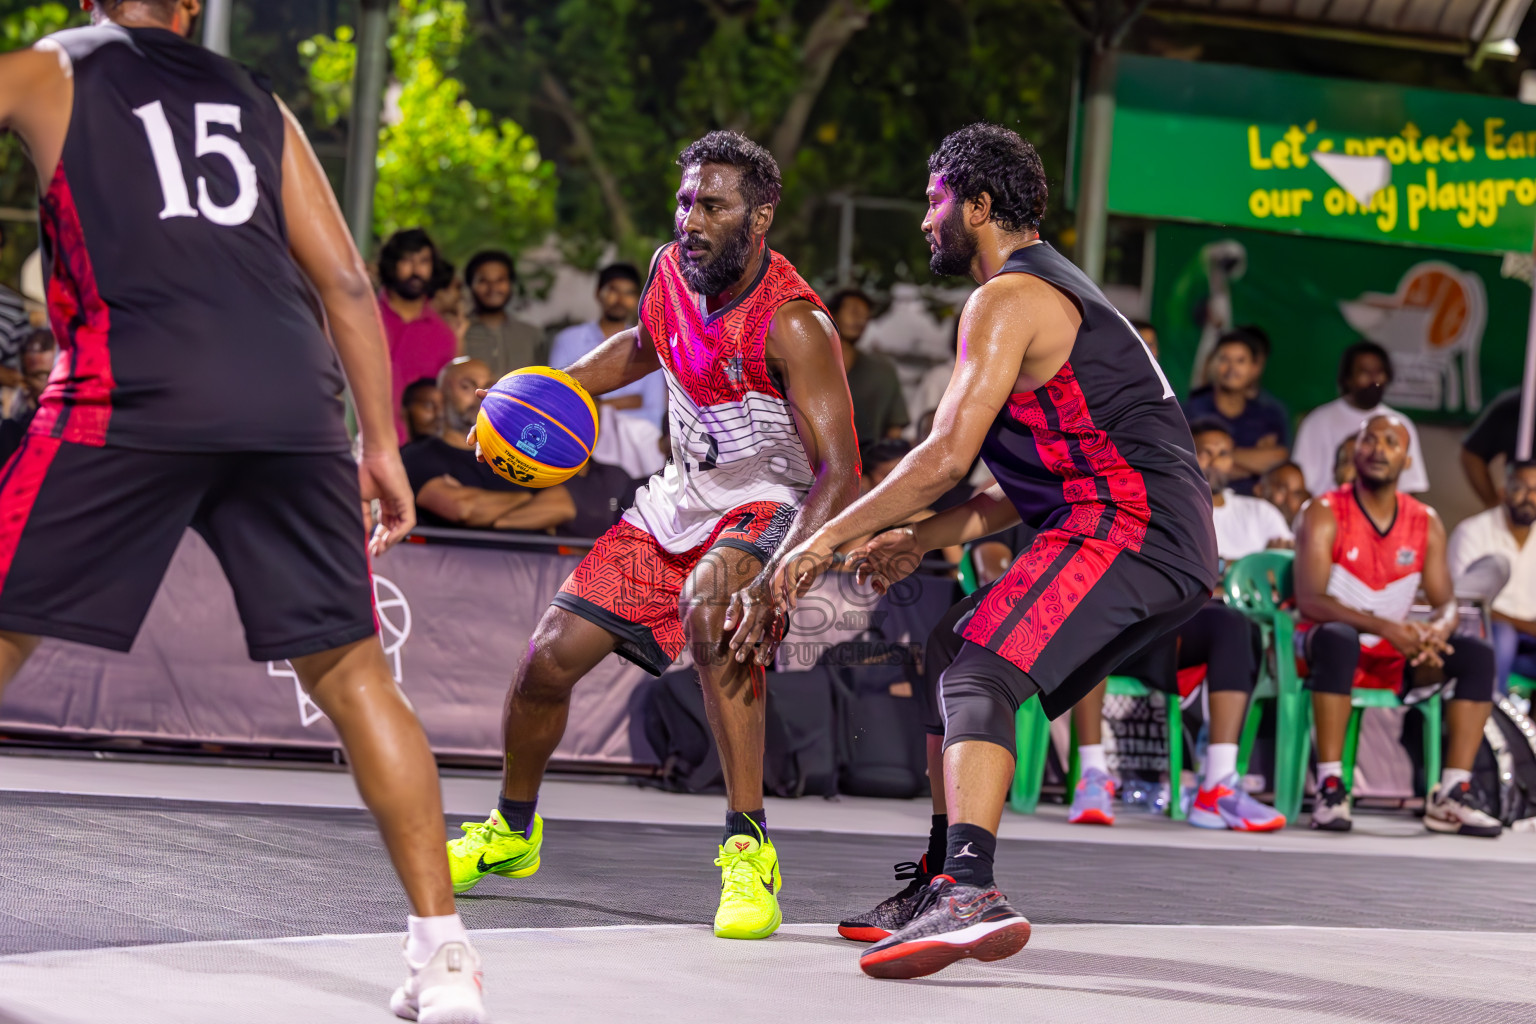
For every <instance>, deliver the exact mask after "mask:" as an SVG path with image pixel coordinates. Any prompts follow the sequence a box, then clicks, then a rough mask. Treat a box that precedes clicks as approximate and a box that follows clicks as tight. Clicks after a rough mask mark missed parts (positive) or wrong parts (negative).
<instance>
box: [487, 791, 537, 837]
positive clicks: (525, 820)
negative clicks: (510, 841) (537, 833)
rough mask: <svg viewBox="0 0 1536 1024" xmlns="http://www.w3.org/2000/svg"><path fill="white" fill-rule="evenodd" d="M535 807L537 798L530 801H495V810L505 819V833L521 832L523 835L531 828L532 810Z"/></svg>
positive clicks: (503, 799)
mask: <svg viewBox="0 0 1536 1024" xmlns="http://www.w3.org/2000/svg"><path fill="white" fill-rule="evenodd" d="M537 806H539V798H538V797H534V798H533V799H532V800H508V799H507V798H506V797H502V798H501V799H500V800H497V801H496V809H497V810H498V811H500V812H501V816H502V817H503V818H505V819H507V831H509V832H522V833H523V834H525V835H526V834H527V832H528V830H529V829H530V828H532V827H533V809H534V808H535V807H537Z"/></svg>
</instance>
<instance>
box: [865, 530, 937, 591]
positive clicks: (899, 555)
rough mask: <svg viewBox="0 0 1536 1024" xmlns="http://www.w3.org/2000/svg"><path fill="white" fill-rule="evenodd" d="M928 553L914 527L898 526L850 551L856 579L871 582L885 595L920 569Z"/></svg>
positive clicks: (870, 583) (876, 589) (871, 584)
mask: <svg viewBox="0 0 1536 1024" xmlns="http://www.w3.org/2000/svg"><path fill="white" fill-rule="evenodd" d="M925 554H927V552H926V551H924V550H923V548H922V545H920V544H919V543H918V541H917V533H916V531H914V530H913V529H912V527H910V526H898V527H896V528H895V529H893V530H886V531H885V532H884V533H879V534H876V535H875V536H874V537H872V538H871V539H870V540H869V542H868V543H866V544H864V545H863V546H862V547H858V548H855V549H854V550H853V551H851V552H849V554H848V561H849V562H851V563H852V564H853V566H854V570H853V578H854V580H855V581H857V582H859V583H865V582H867V583H868V584H869V585H870V586H872V587H874V588H875V592H876V593H878V594H884V593H885V592H886V591H888V590H890V589H891V587H893V586H895V585H896V584H897V583H900V582H901V581H902V580H904V579H906V578H907V577H908V576H910V575H912V574H913V573H914V572H916V571H917V567H918V565H919V564H921V563H922V561H923V555H925Z"/></svg>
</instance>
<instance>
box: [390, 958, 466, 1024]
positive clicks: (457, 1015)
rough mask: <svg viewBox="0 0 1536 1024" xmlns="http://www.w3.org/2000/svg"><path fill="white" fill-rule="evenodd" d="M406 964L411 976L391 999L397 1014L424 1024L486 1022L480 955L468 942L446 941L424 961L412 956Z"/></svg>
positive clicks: (392, 1008) (391, 1004) (392, 1007)
mask: <svg viewBox="0 0 1536 1024" xmlns="http://www.w3.org/2000/svg"><path fill="white" fill-rule="evenodd" d="M405 964H406V966H407V967H409V968H410V969H411V976H410V978H409V979H407V980H406V983H405V984H404V985H401V986H400V987H399V988H397V989H395V994H394V996H392V997H391V998H390V1000H389V1008H390V1009H391V1010H393V1011H395V1016H396V1017H404V1018H405V1019H406V1020H414V1021H420V1022H421V1024H484V1021H485V1003H484V1001H483V999H482V997H481V994H480V992H481V973H480V955H479V954H478V953H476V952H475V951H474V949H473V948H472V947H471V946H470V945H469V943H467V942H448V943H444V944H443V946H442V947H441V948H440V949H438V951H437V952H436V953H434V954H433V956H432V959H431V960H428V961H427V962H426V963H425V964H422V965H421V966H417V965H416V964H413V963H411V961H410V959H409V958H407V959H406V961H405Z"/></svg>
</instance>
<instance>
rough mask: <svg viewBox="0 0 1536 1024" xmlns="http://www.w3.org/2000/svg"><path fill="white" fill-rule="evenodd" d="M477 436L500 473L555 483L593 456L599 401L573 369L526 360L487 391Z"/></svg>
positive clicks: (533, 483)
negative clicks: (573, 376)
mask: <svg viewBox="0 0 1536 1024" xmlns="http://www.w3.org/2000/svg"><path fill="white" fill-rule="evenodd" d="M475 439H476V440H477V441H479V442H480V453H481V454H482V455H484V456H485V461H486V463H487V464H488V465H490V467H491V468H492V469H494V470H495V471H496V472H497V474H498V475H500V476H503V477H505V478H506V479H508V480H511V481H512V482H513V483H518V484H522V485H523V486H524V487H552V486H554V485H555V484H558V483H561V482H563V481H565V480H569V479H570V478H571V477H573V476H575V475H576V474H577V472H579V471H580V470H581V467H582V466H583V465H585V464H586V461H587V459H589V458H591V456H592V446H593V445H595V444H596V443H597V404H596V403H595V402H593V401H592V396H591V395H589V394H587V391H586V389H585V388H583V387H582V386H581V385H580V384H578V383H576V381H575V380H574V379H573V378H572V377H571V376H570V375H569V374H567V373H565V372H563V371H561V370H556V369H553V368H552V367H548V366H526V367H524V368H523V369H521V370H513V371H512V372H511V373H509V374H507V375H506V376H505V377H503V378H501V380H499V381H497V382H496V383H495V384H494V385H493V386H492V387H491V389H490V391H489V392H488V393H487V394H486V396H485V401H484V402H482V403H481V405H480V416H479V418H478V419H477V420H476V421H475Z"/></svg>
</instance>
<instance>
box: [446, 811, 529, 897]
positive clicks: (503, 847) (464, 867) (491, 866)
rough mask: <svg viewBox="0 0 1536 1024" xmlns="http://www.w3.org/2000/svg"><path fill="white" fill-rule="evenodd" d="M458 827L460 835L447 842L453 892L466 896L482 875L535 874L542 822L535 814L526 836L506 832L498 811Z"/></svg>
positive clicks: (503, 821) (504, 822) (505, 826)
mask: <svg viewBox="0 0 1536 1024" xmlns="http://www.w3.org/2000/svg"><path fill="white" fill-rule="evenodd" d="M459 827H460V828H462V829H463V830H464V834H463V835H462V836H460V837H459V838H458V839H452V840H449V842H448V870H449V873H450V874H452V876H453V891H454V892H468V891H469V890H471V889H473V888H474V887H475V884H476V883H477V882H479V881H480V879H482V878H484V877H485V876H486V875H504V876H506V877H507V878H527V877H528V876H529V875H531V874H533V873H534V872H535V871H537V870H539V849H540V848H541V847H542V846H543V845H544V819H543V818H541V817H539V816H538V815H537V814H535V815H534V816H533V825H532V826H530V827H529V829H528V834H527V835H524V834H523V833H521V832H513V831H510V830H509V829H508V828H507V819H505V818H503V817H502V816H501V812H500V811H492V812H491V816H490V817H489V818H487V819H485V820H484V821H466V822H465V823H464V824H463V825H461V826H459Z"/></svg>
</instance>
